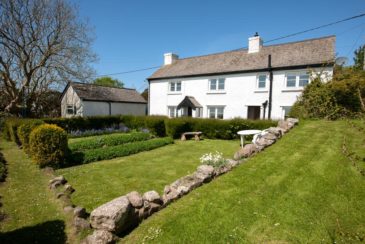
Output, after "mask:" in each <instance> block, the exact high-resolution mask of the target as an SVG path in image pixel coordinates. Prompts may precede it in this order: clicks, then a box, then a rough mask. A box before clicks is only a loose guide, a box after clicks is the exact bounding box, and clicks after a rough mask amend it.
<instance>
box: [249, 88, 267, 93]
mask: <svg viewBox="0 0 365 244" xmlns="http://www.w3.org/2000/svg"><path fill="white" fill-rule="evenodd" d="M253 92H254V93H267V92H269V90H265V89H263V90H255V91H253Z"/></svg>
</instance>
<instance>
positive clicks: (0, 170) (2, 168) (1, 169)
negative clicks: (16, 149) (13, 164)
mask: <svg viewBox="0 0 365 244" xmlns="http://www.w3.org/2000/svg"><path fill="white" fill-rule="evenodd" d="M5 177H6V161H5V158H4V155H3V154H2V153H1V152H0V181H4V180H5Z"/></svg>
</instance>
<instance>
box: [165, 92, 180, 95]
mask: <svg viewBox="0 0 365 244" xmlns="http://www.w3.org/2000/svg"><path fill="white" fill-rule="evenodd" d="M181 94H182V92H168V93H167V95H181Z"/></svg>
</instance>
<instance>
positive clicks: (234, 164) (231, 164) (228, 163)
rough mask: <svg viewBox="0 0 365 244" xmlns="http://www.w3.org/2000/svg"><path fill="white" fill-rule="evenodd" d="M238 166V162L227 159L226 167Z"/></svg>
mask: <svg viewBox="0 0 365 244" xmlns="http://www.w3.org/2000/svg"><path fill="white" fill-rule="evenodd" d="M239 164H240V162H239V161H238V160H234V159H227V166H229V167H231V168H234V167H236V166H238V165H239Z"/></svg>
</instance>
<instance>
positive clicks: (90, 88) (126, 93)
mask: <svg viewBox="0 0 365 244" xmlns="http://www.w3.org/2000/svg"><path fill="white" fill-rule="evenodd" d="M69 86H71V87H72V88H73V89H74V91H75V92H76V94H77V95H78V96H79V97H80V98H81V99H83V100H87V101H102V102H125V103H147V102H146V100H145V99H144V98H143V97H142V96H141V94H139V93H138V92H137V91H136V90H135V89H130V88H116V87H108V86H101V85H95V84H90V83H79V82H70V83H68V85H67V86H66V88H65V90H64V92H63V94H62V96H61V99H62V97H63V95H64V94H65V92H66V91H67V89H68V88H69Z"/></svg>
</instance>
